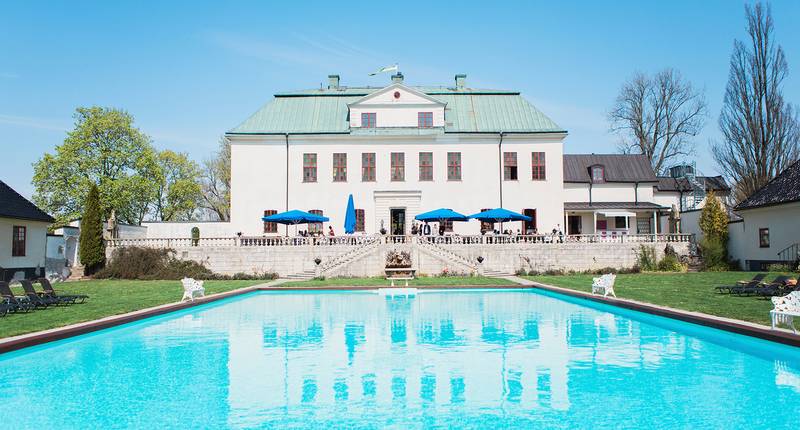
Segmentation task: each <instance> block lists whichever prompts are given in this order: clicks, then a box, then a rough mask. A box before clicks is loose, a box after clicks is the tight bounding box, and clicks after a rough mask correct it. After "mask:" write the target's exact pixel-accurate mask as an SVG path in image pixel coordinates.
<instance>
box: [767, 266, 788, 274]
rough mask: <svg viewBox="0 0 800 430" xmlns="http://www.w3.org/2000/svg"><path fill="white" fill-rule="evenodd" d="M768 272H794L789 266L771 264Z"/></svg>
mask: <svg viewBox="0 0 800 430" xmlns="http://www.w3.org/2000/svg"><path fill="white" fill-rule="evenodd" d="M767 271H769V272H782V273H789V272H792V271H793V270H792V268H791V267H789V265H788V264H770V265H769V266H767Z"/></svg>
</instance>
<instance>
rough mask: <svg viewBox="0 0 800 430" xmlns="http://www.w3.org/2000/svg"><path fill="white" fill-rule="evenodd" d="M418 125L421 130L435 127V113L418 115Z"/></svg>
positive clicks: (420, 113)
mask: <svg viewBox="0 0 800 430" xmlns="http://www.w3.org/2000/svg"><path fill="white" fill-rule="evenodd" d="M417 125H418V126H419V128H431V127H433V112H419V113H417Z"/></svg>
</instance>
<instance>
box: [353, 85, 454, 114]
mask: <svg viewBox="0 0 800 430" xmlns="http://www.w3.org/2000/svg"><path fill="white" fill-rule="evenodd" d="M445 104H446V103H444V102H442V101H441V100H439V99H437V98H435V97H431V96H429V95H427V94H425V93H423V92H420V91H417V90H415V89H414V88H411V87H407V86H405V85H403V84H401V83H394V84H392V85H389V86H387V87H385V88H382V89H380V90H378V91H375V92H374V93H372V94H369V95H366V96H364V97H362V98H360V99H358V100H356V101H354V102H352V103H349V104H348V106H349V107H350V108H353V107H366V106H382V107H383V106H397V105H406V106H408V105H415V106H426V105H429V106H441V107H443V106H444V105H445Z"/></svg>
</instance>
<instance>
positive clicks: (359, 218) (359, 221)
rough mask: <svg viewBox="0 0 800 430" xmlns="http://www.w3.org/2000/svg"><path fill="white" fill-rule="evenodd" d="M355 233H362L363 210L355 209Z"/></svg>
mask: <svg viewBox="0 0 800 430" xmlns="http://www.w3.org/2000/svg"><path fill="white" fill-rule="evenodd" d="M356 231H364V209H356Z"/></svg>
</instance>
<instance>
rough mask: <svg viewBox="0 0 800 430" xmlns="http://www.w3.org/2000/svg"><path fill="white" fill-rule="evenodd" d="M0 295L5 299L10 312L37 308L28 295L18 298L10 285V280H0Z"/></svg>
mask: <svg viewBox="0 0 800 430" xmlns="http://www.w3.org/2000/svg"><path fill="white" fill-rule="evenodd" d="M0 296H2V297H3V298H4V299H5V302H6V303H7V305H8V311H9V312H19V311H22V312H28V311H30V310H33V309H35V308H36V306H35V305H34V304H33V303H31V302H29V301H28V299H27V298H26V297H20V298H17V297H16V296H15V295H14V292H13V291H11V287H9V286H8V282H5V281H0Z"/></svg>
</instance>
